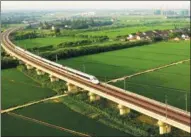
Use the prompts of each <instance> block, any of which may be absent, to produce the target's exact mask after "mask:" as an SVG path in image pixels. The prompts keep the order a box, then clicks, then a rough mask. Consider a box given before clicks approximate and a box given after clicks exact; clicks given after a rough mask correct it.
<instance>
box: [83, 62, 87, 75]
mask: <svg viewBox="0 0 191 137" xmlns="http://www.w3.org/2000/svg"><path fill="white" fill-rule="evenodd" d="M83 71H84V73H85V72H86V66H85V65H84V64H83Z"/></svg>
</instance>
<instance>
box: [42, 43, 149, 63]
mask: <svg viewBox="0 0 191 137" xmlns="http://www.w3.org/2000/svg"><path fill="white" fill-rule="evenodd" d="M145 44H149V42H148V41H135V42H129V43H117V44H108V45H93V46H86V47H74V48H61V49H57V50H54V51H46V52H41V53H40V55H41V56H42V57H45V58H48V59H50V60H55V59H56V56H55V55H57V57H58V58H70V57H76V56H81V55H88V54H95V53H100V52H106V51H112V50H117V49H123V48H129V47H135V46H142V45H145Z"/></svg>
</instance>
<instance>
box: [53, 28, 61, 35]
mask: <svg viewBox="0 0 191 137" xmlns="http://www.w3.org/2000/svg"><path fill="white" fill-rule="evenodd" d="M54 33H55V35H56V36H58V35H60V29H59V28H56V29H55V30H54Z"/></svg>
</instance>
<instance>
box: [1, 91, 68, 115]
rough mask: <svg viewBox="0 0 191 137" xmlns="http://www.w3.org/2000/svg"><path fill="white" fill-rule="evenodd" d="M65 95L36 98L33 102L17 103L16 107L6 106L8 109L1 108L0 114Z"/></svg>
mask: <svg viewBox="0 0 191 137" xmlns="http://www.w3.org/2000/svg"><path fill="white" fill-rule="evenodd" d="M67 95H68V94H63V95H57V96H53V97H49V98H45V99H41V100H38V101H33V102H30V103H26V104H23V105H19V106H16V107H12V108H8V109H5V110H1V114H3V113H6V112H10V111H13V110H16V109H20V108H23V107H28V106H31V105H34V104H38V103H41V102H44V101H48V100H52V99H56V98H60V97H64V96H67Z"/></svg>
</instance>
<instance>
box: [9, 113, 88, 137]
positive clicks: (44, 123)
mask: <svg viewBox="0 0 191 137" xmlns="http://www.w3.org/2000/svg"><path fill="white" fill-rule="evenodd" d="M8 114H9V115H11V116H14V117H18V118H21V119H24V120H28V121H32V122H35V123H38V124H41V125H44V126H47V127H51V128H55V129H59V130H62V131H65V132H69V133H71V134H75V135H77V136H83V137H90V135H87V134H84V133H80V132H77V131H74V130H71V129H67V128H64V127H60V126H57V125H53V124H50V123H47V122H43V121H40V120H37V119H34V118H30V117H26V116H23V115H19V114H16V113H12V112H8Z"/></svg>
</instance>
